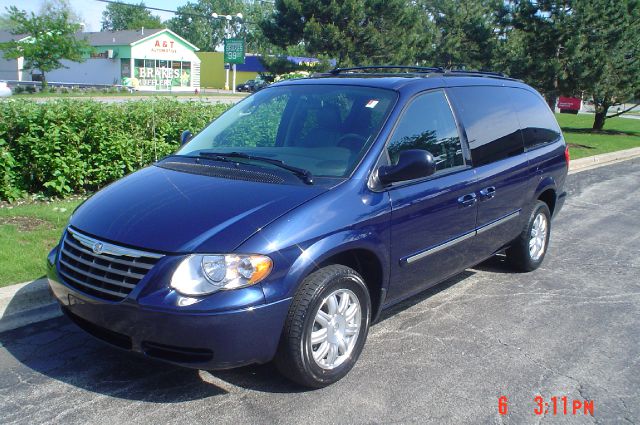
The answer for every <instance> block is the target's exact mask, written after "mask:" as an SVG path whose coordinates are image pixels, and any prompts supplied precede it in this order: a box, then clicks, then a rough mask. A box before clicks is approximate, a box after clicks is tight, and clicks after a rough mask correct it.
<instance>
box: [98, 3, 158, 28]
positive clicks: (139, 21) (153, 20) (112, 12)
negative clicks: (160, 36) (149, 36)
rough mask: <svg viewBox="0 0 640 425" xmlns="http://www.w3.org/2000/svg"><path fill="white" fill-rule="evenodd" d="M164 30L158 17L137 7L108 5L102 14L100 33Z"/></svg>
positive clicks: (139, 5) (119, 4)
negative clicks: (142, 29)
mask: <svg viewBox="0 0 640 425" xmlns="http://www.w3.org/2000/svg"><path fill="white" fill-rule="evenodd" d="M143 27H144V28H164V26H163V25H162V21H161V20H160V17H159V16H156V15H152V14H151V12H150V11H149V10H148V9H145V4H144V2H140V4H138V5H131V4H122V3H109V4H107V8H106V9H105V11H104V12H102V31H122V30H136V29H140V28H143Z"/></svg>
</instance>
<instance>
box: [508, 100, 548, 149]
mask: <svg viewBox="0 0 640 425" xmlns="http://www.w3.org/2000/svg"><path fill="white" fill-rule="evenodd" d="M509 91H510V92H511V98H512V99H513V105H514V107H515V110H516V113H517V114H518V120H519V121H520V127H521V128H522V137H523V138H524V147H525V148H526V149H530V148H533V147H537V146H540V145H544V144H546V143H551V142H554V141H556V140H558V138H559V137H560V127H558V123H557V122H556V120H555V117H554V116H553V114H552V113H551V110H550V109H549V107H548V106H547V104H546V103H544V101H543V100H542V99H540V98H539V97H538V96H536V95H535V94H533V93H531V92H530V91H528V90H524V89H515V88H514V89H510V90H509Z"/></svg>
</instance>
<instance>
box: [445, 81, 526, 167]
mask: <svg viewBox="0 0 640 425" xmlns="http://www.w3.org/2000/svg"><path fill="white" fill-rule="evenodd" d="M451 91H452V92H453V94H454V98H455V100H456V104H457V105H458V109H459V111H460V115H461V118H462V122H463V124H464V127H465V130H466V131H467V138H468V139H469V147H470V148H471V157H472V158H473V163H474V165H484V164H489V163H491V162H494V161H499V160H501V159H505V158H509V157H512V156H515V155H518V154H521V153H523V152H524V144H523V142H522V134H521V132H520V126H519V125H518V119H517V117H516V114H515V113H514V111H513V108H512V106H511V105H512V103H511V102H512V101H511V97H510V96H509V94H510V93H509V91H510V90H507V88H506V87H499V86H471V87H469V86H467V87H455V88H453V89H451Z"/></svg>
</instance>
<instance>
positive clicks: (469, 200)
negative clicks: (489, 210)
mask: <svg viewBox="0 0 640 425" xmlns="http://www.w3.org/2000/svg"><path fill="white" fill-rule="evenodd" d="M476 202H478V197H477V196H476V194H475V193H469V194H467V195H464V196H461V197H459V198H458V204H460V206H462V207H470V206H472V205H474V204H475V203H476Z"/></svg>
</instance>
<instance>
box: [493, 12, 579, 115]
mask: <svg viewBox="0 0 640 425" xmlns="http://www.w3.org/2000/svg"><path fill="white" fill-rule="evenodd" d="M571 4H572V1H570V0H544V1H537V2H532V1H530V0H522V1H520V0H516V1H511V2H504V3H503V9H502V13H500V19H499V22H500V28H501V30H500V37H499V41H498V50H497V54H496V55H495V61H494V66H495V68H497V69H500V70H502V71H503V72H506V73H507V74H509V75H510V76H512V77H515V78H520V79H522V80H524V81H525V82H527V83H528V84H531V85H532V86H534V87H536V88H537V89H538V90H539V91H541V92H542V94H543V95H544V96H545V98H546V99H547V102H548V104H549V106H550V107H551V108H552V109H553V108H555V104H556V99H557V98H558V95H559V94H561V93H562V92H564V93H567V92H571V91H572V90H573V88H572V87H571V83H570V75H569V70H568V62H569V59H570V58H571V55H572V48H573V47H572V44H571V43H570V42H569V40H570V38H571V35H572V31H571V21H572V19H573V17H572V9H571Z"/></svg>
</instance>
